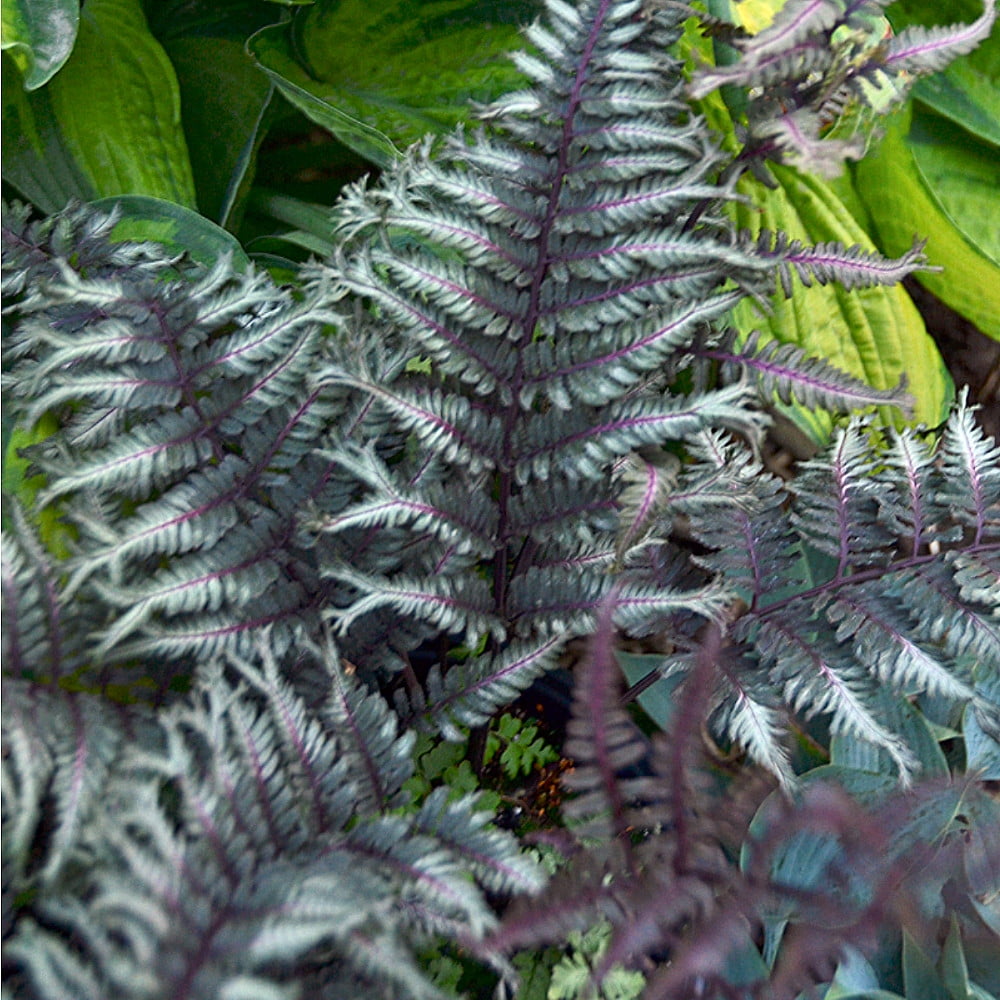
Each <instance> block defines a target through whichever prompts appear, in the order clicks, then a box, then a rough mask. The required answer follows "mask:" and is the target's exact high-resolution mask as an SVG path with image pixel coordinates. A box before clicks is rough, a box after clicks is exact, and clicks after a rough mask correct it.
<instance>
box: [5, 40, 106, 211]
mask: <svg viewBox="0 0 1000 1000" xmlns="http://www.w3.org/2000/svg"><path fill="white" fill-rule="evenodd" d="M0 90H2V93H3V116H2V117H3V169H4V180H6V181H7V182H8V183H9V184H11V185H12V186H13V187H15V188H17V190H18V191H19V192H20V193H21V194H22V195H24V197H25V198H27V199H28V201H30V202H32V203H33V204H35V205H37V206H38V207H39V208H40V209H41V210H42V211H43V212H47V213H52V212H57V211H59V210H61V209H62V208H63V207H64V206H65V205H66V204H67V202H69V201H72V200H73V199H77V200H78V201H90V199H91V198H94V197H96V191H95V190H94V187H93V185H92V184H91V182H90V181H89V179H88V178H87V177H86V176H85V175H84V173H83V172H82V170H81V169H80V166H79V164H78V163H77V162H76V160H75V159H74V157H73V155H72V153H71V152H70V150H69V149H68V148H67V146H66V144H65V142H64V141H63V137H62V135H61V134H60V132H59V126H58V124H57V122H56V119H55V111H54V110H53V107H52V101H51V96H52V94H51V88H50V87H43V88H42V89H41V90H36V91H33V92H32V93H27V92H26V91H25V89H24V85H23V81H22V79H21V74H20V73H19V72H18V69H17V66H16V65H15V63H14V60H13V59H12V58H11V56H10V55H9V54H8V53H6V52H5V53H4V54H3V86H2V88H0Z"/></svg>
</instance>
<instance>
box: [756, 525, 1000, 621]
mask: <svg viewBox="0 0 1000 1000" xmlns="http://www.w3.org/2000/svg"><path fill="white" fill-rule="evenodd" d="M962 552H963V553H965V554H972V555H989V554H991V553H994V552H996V553H1000V542H993V543H987V544H985V545H983V544H979V545H970V546H967V547H965V548H963V549H962ZM939 558H940V556H938V555H935V554H934V553H933V552H928V553H927V554H925V555H921V556H908V557H907V558H905V559H902V560H899V561H898V562H892V563H889V564H888V565H886V566H873V567H872V568H871V569H865V570H859V571H857V572H855V573H850V574H848V575H846V576H835V577H832V578H831V579H829V580H827V581H826V582H825V583H820V584H817V585H816V586H815V587H811V588H810V589H809V590H803V591H799V592H798V593H796V594H791V595H790V596H788V597H783V598H781V599H780V600H778V601H775V602H774V603H773V604H765V605H764V606H763V607H761V608H760V609H759V610H758V611H756V612H754V614H755V616H756V617H757V618H760V619H763V620H766V619H767V617H768V616H770V615H772V614H777V613H778V612H779V611H782V610H784V609H785V608H787V607H789V606H790V605H792V604H795V603H797V602H799V601H809V600H811V599H812V598H814V597H819V596H821V595H823V594H826V593H831V592H836V590H837V589H838V588H840V587H854V586H857V585H858V584H859V583H867V582H869V581H870V580H881V579H882V577H884V576H887V575H889V574H891V573H902V572H904V571H905V570H908V569H917V568H919V567H921V566H926V565H928V564H930V563H933V562H935V561H937V560H938V559H939Z"/></svg>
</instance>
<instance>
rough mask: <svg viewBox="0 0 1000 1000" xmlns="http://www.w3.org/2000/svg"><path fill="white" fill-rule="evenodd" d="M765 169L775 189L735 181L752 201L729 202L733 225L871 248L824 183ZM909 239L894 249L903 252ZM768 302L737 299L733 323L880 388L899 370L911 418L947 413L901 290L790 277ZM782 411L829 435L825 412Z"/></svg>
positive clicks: (943, 380) (940, 377) (942, 379)
mask: <svg viewBox="0 0 1000 1000" xmlns="http://www.w3.org/2000/svg"><path fill="white" fill-rule="evenodd" d="M772 172H773V174H774V176H775V179H776V180H777V182H778V187H777V188H775V189H773V190H771V189H768V188H766V187H764V185H762V184H761V183H759V182H758V181H756V180H754V179H753V178H752V177H744V178H743V179H742V180H741V181H740V185H739V189H740V192H741V193H742V194H744V195H746V196H748V197H749V199H750V204H745V203H735V204H734V205H733V207H732V209H731V211H732V213H733V214H734V216H735V218H736V222H737V225H738V226H740V228H744V229H749V230H750V231H751V232H752V233H753V234H754V235H756V234H757V233H759V232H760V231H761V230H763V229H768V230H771V231H772V232H774V231H782V232H785V233H787V234H788V235H789V236H790V237H792V238H793V239H799V240H802V241H803V242H804V243H807V244H815V243H823V242H827V241H830V240H836V241H839V242H841V243H844V244H845V245H847V246H852V245H854V244H858V245H860V246H861V247H862V248H863V249H865V250H874V249H875V248H874V245H873V244H872V242H871V240H870V238H869V237H868V236H867V234H866V233H865V232H864V230H862V229H861V227H860V226H859V225H858V223H857V222H856V220H855V219H854V218H853V216H852V215H851V213H850V212H849V211H848V210H847V208H846V207H845V206H844V205H843V203H842V202H841V201H840V200H839V199H838V198H837V196H836V195H835V194H834V192H833V190H832V189H831V188H830V186H829V185H828V184H826V183H824V182H823V181H822V180H820V179H819V178H817V177H812V176H810V175H807V174H803V173H801V172H800V171H798V170H796V169H795V168H793V167H787V166H780V165H775V166H774V167H772ZM910 242H911V241H910V240H908V241H907V243H906V245H905V246H904V247H901V248H898V249H896V250H895V251H894V252H898V253H902V252H903V251H905V250H908V249H909V246H910ZM771 306H772V311H771V312H770V313H769V314H766V315H765V314H762V312H761V310H760V309H759V308H757V307H756V306H755V304H754V303H752V302H751V301H750V300H745V301H744V302H742V303H740V305H739V306H737V308H736V309H735V310H734V312H733V320H734V323H735V325H736V327H737V328H738V329H739V330H740V331H741V332H742V333H744V334H749V333H750V332H751V331H752V330H755V329H757V330H761V331H762V332H763V333H764V334H765V335H766V336H768V337H769V338H773V339H776V340H780V341H783V342H785V343H793V344H797V345H798V346H799V347H802V348H803V349H804V350H806V351H807V352H808V353H809V354H811V355H814V356H817V357H823V358H826V359H827V360H828V361H829V362H831V364H834V365H836V366H837V367H838V368H841V369H843V370H844V371H846V372H849V373H850V374H851V375H854V376H856V377H858V378H860V379H863V380H864V381H865V382H867V383H868V384H869V385H872V386H875V387H876V388H879V389H890V388H894V387H895V386H897V385H898V384H899V381H900V378H901V377H905V378H906V382H907V389H908V390H909V392H910V393H911V394H912V395H913V397H914V398H915V400H916V409H915V412H914V414H913V419H914V421H916V422H923V423H927V424H929V425H931V426H935V425H937V424H939V423H941V421H942V420H944V419H945V417H946V415H947V412H948V407H949V405H950V403H951V398H952V394H953V386H952V383H951V379H950V377H949V375H948V372H947V370H946V369H945V366H944V362H943V361H942V359H941V356H940V354H939V353H938V350H937V348H936V347H935V345H934V342H933V341H932V340H931V338H930V336H929V335H928V334H927V331H926V330H925V328H924V324H923V320H922V319H921V318H920V314H919V313H918V312H917V310H916V308H915V306H914V305H913V303H912V302H911V301H910V298H909V296H908V295H907V294H906V292H905V291H904V290H903V289H902V288H901V287H899V286H894V287H883V286H879V287H875V288H864V289H857V290H855V291H847V290H845V289H844V288H842V287H841V286H840V285H837V284H830V285H826V286H822V285H818V284H816V283H814V284H813V285H812V287H810V288H806V287H805V286H804V285H803V284H802V283H801V282H799V281H798V280H797V279H796V280H795V282H794V291H793V295H792V297H791V298H790V299H786V298H785V297H784V296H783V295H781V294H776V295H775V296H774V297H773V299H772V301H771ZM781 409H782V412H784V413H786V414H787V415H788V416H789V417H790V418H791V419H792V420H793V421H794V422H795V423H796V424H797V425H798V426H799V427H800V428H801V429H802V430H803V431H804V432H805V433H806V434H808V435H809V436H810V437H811V438H812V439H813V440H814V441H816V442H818V443H823V442H825V441H826V440H828V438H829V434H830V430H831V427H832V420H831V417H830V416H829V415H828V414H827V413H825V412H824V411H816V410H809V409H806V408H804V407H801V406H794V407H784V406H782V407H781ZM882 419H883V420H885V421H886V422H887V423H898V422H899V420H900V415H899V413H898V412H897V411H895V410H893V409H891V408H886V411H885V412H884V413H883V414H882Z"/></svg>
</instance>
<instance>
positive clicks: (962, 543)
mask: <svg viewBox="0 0 1000 1000" xmlns="http://www.w3.org/2000/svg"><path fill="white" fill-rule="evenodd" d="M871 433H873V432H872V431H871V428H870V426H867V425H866V424H865V423H864V422H863V421H854V422H852V423H851V424H850V425H849V426H848V427H846V428H844V429H842V430H841V431H839V432H838V434H837V435H836V438H835V440H834V442H833V444H832V445H831V446H830V448H829V449H828V450H827V452H825V453H824V454H822V455H821V456H818V457H817V458H816V459H813V460H811V461H809V462H807V463H805V464H804V466H803V468H802V469H801V470H800V471H799V474H798V475H797V476H796V477H795V479H794V481H793V482H792V483H790V484H789V485H788V486H787V487H786V486H784V485H782V484H781V482H780V481H779V480H777V479H775V478H774V477H772V476H770V475H769V474H768V473H767V472H766V471H765V470H764V469H763V468H762V467H761V466H760V465H759V463H758V462H757V461H756V460H754V459H753V457H752V456H751V455H750V454H749V453H747V452H746V451H745V450H744V449H740V448H737V447H734V445H733V443H732V442H731V441H728V440H726V439H725V438H724V437H723V436H722V435H719V434H713V433H708V434H705V435H704V436H703V438H702V440H701V442H700V443H698V444H697V445H695V446H694V450H695V451H696V453H697V454H698V455H699V456H700V457H701V459H702V462H700V463H697V464H694V465H692V466H691V467H690V468H689V470H688V471H686V472H685V474H684V475H683V476H682V477H681V480H680V484H679V488H678V489H677V490H676V491H675V493H674V494H673V496H671V497H670V498H668V500H667V501H666V504H665V507H666V509H667V510H670V511H672V512H673V513H674V514H675V515H676V514H683V515H685V516H686V517H687V518H688V519H689V520H688V525H689V530H690V532H691V535H692V537H693V538H694V539H696V540H697V541H698V542H699V543H701V544H702V545H704V546H705V547H706V549H707V550H708V551H707V552H706V553H705V554H703V555H700V556H698V557H697V559H696V561H697V562H698V563H699V564H700V565H701V566H702V567H703V568H705V569H706V570H708V571H709V572H710V573H712V575H713V577H714V578H716V579H722V580H725V581H726V583H727V585H728V587H729V588H730V594H731V597H732V600H733V602H734V604H733V606H734V608H735V609H736V610H735V611H734V615H733V617H734V620H733V621H732V623H731V625H730V627H729V629H728V655H727V656H726V657H724V660H723V662H724V663H725V666H726V669H725V670H724V671H723V672H722V674H721V678H722V680H721V683H720V690H719V692H718V702H717V705H716V707H715V710H714V711H715V722H716V724H717V726H718V727H719V728H720V729H721V730H722V731H724V732H726V733H728V734H729V735H730V736H731V737H732V738H733V739H734V740H735V741H736V742H738V743H740V744H741V745H743V746H744V747H746V748H747V750H748V751H749V752H750V754H751V756H753V757H754V758H756V759H757V760H759V761H761V762H763V763H766V764H767V766H769V767H771V768H772V769H773V770H775V771H776V772H777V773H778V774H779V775H780V774H784V776H785V777H788V776H789V771H788V770H787V766H786V761H785V755H784V751H783V750H782V748H781V736H782V732H783V718H784V710H785V708H787V707H790V708H792V709H794V710H795V711H798V712H801V713H803V714H805V715H807V716H809V715H813V714H816V713H824V714H825V715H826V716H827V717H828V718H829V720H830V723H831V728H832V731H833V733H834V734H836V735H843V736H848V737H850V738H856V739H860V740H864V741H866V742H867V743H869V744H871V745H873V746H874V747H878V748H879V749H880V750H881V751H882V752H884V753H885V754H886V755H887V759H888V760H891V761H892V762H893V764H894V765H895V767H897V768H898V769H899V771H900V772H901V774H902V775H903V776H904V777H906V776H908V775H909V774H910V773H911V772H912V771H913V770H914V768H915V762H914V760H913V758H912V756H911V754H910V751H909V750H908V748H907V746H906V741H905V739H904V738H903V737H902V736H901V735H900V734H899V733H898V732H896V731H895V730H894V728H893V725H892V723H891V722H890V716H891V713H890V712H888V711H887V710H886V703H885V699H886V698H887V697H889V696H891V694H892V693H898V694H902V695H914V694H917V693H922V692H923V693H929V694H931V695H934V696H938V697H940V698H941V699H943V700H944V701H952V702H953V703H955V704H961V703H964V702H968V701H971V702H973V703H974V705H975V709H974V710H975V711H976V712H977V713H978V714H979V717H981V718H982V719H983V720H984V722H985V724H986V725H988V727H989V728H990V731H991V732H992V733H994V734H997V733H1000V711H998V706H997V705H996V704H992V703H991V702H990V701H988V700H987V699H986V698H984V697H981V696H977V695H976V694H975V693H974V690H973V689H974V687H975V685H976V682H977V680H978V681H979V682H980V683H982V684H985V683H986V682H987V680H988V679H989V678H995V677H996V676H997V675H998V673H1000V449H998V447H997V445H996V444H995V442H994V441H993V440H992V439H991V438H987V437H986V436H985V435H984V434H983V433H982V431H981V429H980V428H979V427H978V425H977V424H976V423H975V421H974V419H973V415H972V413H971V411H970V410H969V408H968V407H967V406H966V405H965V404H964V399H963V400H960V401H959V403H958V405H957V407H956V409H955V412H954V413H953V414H952V416H951V418H950V419H949V421H948V423H947V425H946V426H945V428H944V432H943V434H942V436H941V438H940V441H938V442H937V443H935V442H934V440H933V438H929V437H928V436H923V437H921V436H920V435H918V434H916V433H914V432H912V431H903V432H896V431H892V432H889V433H888V434H887V437H888V440H887V441H886V442H885V445H884V446H882V447H880V446H878V444H877V442H873V440H872V439H871V437H870V434H871ZM685 663H686V657H685V655H684V654H678V655H677V656H676V657H674V658H668V659H667V660H665V661H664V663H663V664H662V665H661V666H660V667H659V669H660V671H661V672H663V673H664V674H669V673H671V672H673V671H674V670H677V669H681V668H683V666H684V664H685ZM776 699H778V701H776Z"/></svg>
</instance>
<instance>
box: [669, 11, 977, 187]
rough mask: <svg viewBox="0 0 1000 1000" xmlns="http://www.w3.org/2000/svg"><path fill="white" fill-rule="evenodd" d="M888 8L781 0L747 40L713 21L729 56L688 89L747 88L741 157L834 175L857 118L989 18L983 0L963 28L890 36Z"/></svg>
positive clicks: (934, 67)
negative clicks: (779, 160) (728, 40)
mask: <svg viewBox="0 0 1000 1000" xmlns="http://www.w3.org/2000/svg"><path fill="white" fill-rule="evenodd" d="M661 2H667V3H669V2H670V0H661ZM890 4H891V0H787V2H786V3H784V4H783V5H782V6H781V9H780V10H779V11H778V12H777V14H776V15H775V17H774V19H773V21H772V22H771V23H770V24H769V25H768V26H767V27H766V28H764V29H763V30H762V31H760V32H759V33H758V34H756V35H753V36H750V35H748V34H746V33H745V32H743V31H742V30H741V29H733V28H732V27H731V26H726V27H728V31H727V30H726V27H724V26H723V24H724V23H723V22H717V23H716V25H715V27H716V29H717V30H718V29H721V30H722V31H723V33H724V34H730V35H731V36H732V45H733V47H734V49H735V52H736V56H737V58H736V59H735V60H734V61H732V62H730V63H729V64H728V65H720V66H706V67H704V68H703V69H701V70H700V71H699V72H698V73H696V75H695V78H694V80H693V81H692V83H691V87H690V92H691V94H692V95H693V96H695V97H704V96H705V95H706V94H708V93H710V92H711V91H712V90H715V89H716V88H718V87H723V86H727V85H729V86H733V85H736V86H739V87H745V88H747V99H746V104H745V111H746V119H747V121H746V136H745V139H746V149H745V151H744V154H743V158H744V159H745V160H748V161H753V160H754V159H756V158H759V157H764V158H769V159H775V158H776V157H778V156H783V157H786V158H788V159H790V160H791V161H793V162H795V163H796V164H798V165H799V166H800V167H801V168H802V169H804V170H807V171H810V172H815V173H820V174H825V175H827V176H836V175H837V174H838V173H839V172H840V169H841V166H842V164H843V160H844V159H845V158H849V159H854V160H857V159H860V158H861V157H862V156H863V155H864V153H865V148H866V139H865V135H864V130H859V129H858V125H859V117H861V116H867V115H870V116H872V117H874V116H875V115H879V114H885V113H886V112H887V111H888V110H890V109H892V108H895V107H898V105H899V104H900V103H901V102H902V101H904V100H905V99H906V97H907V95H908V93H909V91H910V88H911V87H912V86H913V84H914V83H915V82H916V81H917V80H918V79H919V78H920V77H921V76H926V75H927V74H929V73H935V72H937V71H938V70H941V69H943V68H944V67H945V66H947V65H948V63H950V62H951V61H952V60H953V59H955V58H956V57H958V56H960V55H964V54H965V53H967V52H971V51H972V50H973V49H974V48H975V47H976V46H977V45H979V44H980V42H982V41H983V40H984V39H986V38H988V37H989V34H990V31H991V29H992V28H993V24H994V21H995V20H996V4H995V0H983V13H982V15H981V16H980V17H978V18H977V19H976V20H975V21H973V22H972V23H971V24H952V25H948V26H942V27H934V28H925V27H922V26H919V25H915V26H912V27H909V28H906V29H904V30H903V31H901V32H900V33H899V34H898V35H893V33H892V29H891V28H890V27H889V25H888V22H886V20H885V19H884V18H883V16H882V11H883V10H884V9H885V8H886V7H888V6H890ZM947 14H948V9H947V8H944V14H943V15H942V16H947ZM845 111H846V112H847V115H846V117H847V119H848V122H850V121H851V120H853V124H854V131H853V134H847V135H846V136H845V135H844V133H845V131H846V130H845V128H843V127H837V126H838V125H839V124H841V123H839V121H838V120H839V119H841V118H842V117H844V116H845ZM831 126H834V128H833V131H832V134H830V130H831Z"/></svg>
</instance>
